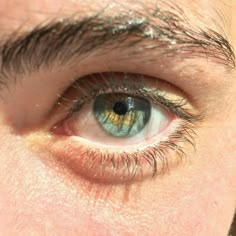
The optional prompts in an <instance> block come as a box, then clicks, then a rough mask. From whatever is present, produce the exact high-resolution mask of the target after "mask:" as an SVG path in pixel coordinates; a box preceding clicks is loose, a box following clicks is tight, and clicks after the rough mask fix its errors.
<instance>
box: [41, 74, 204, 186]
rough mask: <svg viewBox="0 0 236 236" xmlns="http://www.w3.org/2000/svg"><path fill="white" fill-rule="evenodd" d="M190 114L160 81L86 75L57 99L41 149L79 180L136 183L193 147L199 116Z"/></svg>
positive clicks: (184, 102)
mask: <svg viewBox="0 0 236 236" xmlns="http://www.w3.org/2000/svg"><path fill="white" fill-rule="evenodd" d="M192 110H193V109H192ZM190 111H191V105H190V103H189V102H188V101H187V100H186V99H184V96H183V95H182V94H181V93H180V92H176V89H175V88H173V87H172V86H170V85H169V84H166V83H164V82H162V81H160V80H158V82H157V79H154V78H149V77H147V76H141V75H136V74H125V73H101V74H93V75H88V76H85V77H83V78H80V79H78V80H77V81H76V82H75V83H74V84H73V86H71V87H70V88H69V89H68V90H67V91H66V92H65V93H64V94H63V95H62V96H61V97H60V99H59V101H58V103H57V105H56V108H55V109H54V110H53V113H52V115H51V118H50V120H51V123H52V124H53V123H54V124H53V125H52V127H51V128H50V133H51V135H50V136H49V138H48V139H49V140H47V141H46V142H45V143H46V144H45V145H42V146H43V149H44V151H47V152H50V153H51V155H52V156H54V157H55V158H56V159H58V160H60V161H61V162H62V163H64V164H65V165H66V166H67V167H68V168H69V169H70V170H71V171H73V172H74V173H76V174H78V175H80V176H82V177H84V178H87V179H91V180H93V181H98V182H106V183H121V182H127V181H131V180H132V181H134V180H141V179H142V178H146V177H151V176H156V175H158V174H160V173H162V172H163V171H164V170H165V169H166V168H167V167H168V166H170V164H172V165H175V164H176V162H178V158H177V157H179V158H180V159H181V158H183V155H184V145H183V143H186V142H188V143H190V144H192V145H193V144H194V127H195V123H197V122H198V121H199V120H200V116H199V115H198V114H194V112H192V113H191V112H190ZM172 159H173V160H172Z"/></svg>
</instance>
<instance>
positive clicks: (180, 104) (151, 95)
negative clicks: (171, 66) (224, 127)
mask: <svg viewBox="0 0 236 236" xmlns="http://www.w3.org/2000/svg"><path fill="white" fill-rule="evenodd" d="M124 76H127V75H126V74H125V73H124ZM138 76H140V77H139V78H137V79H138V81H135V82H133V81H132V80H128V77H127V81H126V83H119V82H118V83H117V82H115V83H113V82H114V81H115V80H113V79H112V78H110V79H109V80H108V79H107V78H105V81H106V82H105V83H102V85H101V86H100V87H97V88H96V89H93V86H94V85H93V81H92V82H91V81H90V84H89V85H87V86H86V87H83V93H85V94H86V95H84V96H82V97H80V98H79V99H78V100H73V101H70V100H66V98H64V97H61V100H63V101H64V102H69V103H70V104H71V102H72V107H70V109H69V114H68V116H67V117H69V116H71V115H72V114H73V113H74V112H77V111H79V110H80V108H81V107H82V106H83V104H85V103H86V102H89V101H91V100H93V99H94V98H95V97H97V96H98V95H100V94H102V93H106V91H107V90H108V89H110V90H111V92H114V93H115V92H117V91H118V90H121V91H122V92H123V93H127V94H131V95H136V96H142V97H144V98H146V99H149V100H150V99H151V101H152V102H153V103H154V104H157V105H163V106H164V107H165V109H168V110H169V111H170V112H173V113H175V114H176V115H177V116H178V117H179V118H181V119H184V120H186V121H188V122H191V123H194V122H196V121H199V120H202V119H203V114H200V115H199V114H198V115H196V114H192V113H191V112H190V111H188V110H187V109H186V108H184V106H185V105H186V100H185V99H178V100H174V101H173V100H170V99H167V98H166V96H165V94H163V92H162V91H161V90H159V89H155V90H154V89H153V90H147V89H145V88H143V87H144V86H143V85H144V84H145V83H144V82H143V77H142V76H141V75H138ZM94 78H95V77H92V79H94ZM111 81H112V82H111ZM82 82H83V81H82ZM100 83H101V82H100ZM97 84H98V85H99V83H97ZM80 85H81V79H79V80H78V81H77V82H75V83H74V84H73V88H75V89H78V91H80V90H81V87H80Z"/></svg>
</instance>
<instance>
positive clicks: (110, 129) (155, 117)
mask: <svg viewBox="0 0 236 236" xmlns="http://www.w3.org/2000/svg"><path fill="white" fill-rule="evenodd" d="M170 119H171V114H170V112H168V111H167V110H165V109H163V108H162V107H161V106H158V105H155V104H153V103H152V102H150V101H149V100H148V99H146V98H142V97H138V96H133V95H130V94H124V93H108V94H101V95H98V96H97V97H96V98H95V99H94V101H92V102H90V103H88V104H85V105H84V106H82V107H81V108H80V110H79V111H77V112H75V113H73V114H72V115H71V117H69V119H66V120H65V122H64V123H63V124H62V125H63V129H64V132H65V134H67V135H72V136H79V137H81V138H84V139H87V140H89V141H92V142H95V143H99V144H101V145H110V146H119V145H132V144H138V143H143V142H147V141H148V140H150V139H151V138H152V137H154V136H155V135H157V134H158V133H160V132H161V131H162V130H163V129H164V128H165V127H166V126H167V125H168V123H169V122H170ZM88 127H89V129H88ZM144 144H145V143H144Z"/></svg>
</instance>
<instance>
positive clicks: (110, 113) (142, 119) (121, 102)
mask: <svg viewBox="0 0 236 236" xmlns="http://www.w3.org/2000/svg"><path fill="white" fill-rule="evenodd" d="M93 110H94V113H95V116H96V118H97V120H98V122H99V124H100V125H101V127H102V128H103V129H104V130H105V131H106V132H107V133H109V134H111V135H112V136H115V137H132V136H134V135H136V134H138V133H139V132H140V131H141V130H142V129H143V128H144V127H145V126H146V124H147V123H148V121H149V118H150V113H151V106H150V103H149V102H148V100H146V99H144V98H140V97H133V96H130V95H126V94H112V93H111V94H103V95H100V96H98V97H97V98H96V100H95V103H94V109H93Z"/></svg>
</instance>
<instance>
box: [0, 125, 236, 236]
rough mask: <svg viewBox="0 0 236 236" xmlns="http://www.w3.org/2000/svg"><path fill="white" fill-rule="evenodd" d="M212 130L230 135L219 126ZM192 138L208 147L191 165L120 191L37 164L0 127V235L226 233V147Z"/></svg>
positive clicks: (231, 198) (229, 198) (229, 199)
mask: <svg viewBox="0 0 236 236" xmlns="http://www.w3.org/2000/svg"><path fill="white" fill-rule="evenodd" d="M228 125H231V127H232V124H228ZM212 126H216V127H219V126H220V127H221V128H222V129H224V130H229V127H222V123H217V122H215V124H212ZM220 130H221V129H220ZM199 132H200V136H201V137H202V138H201V140H214V142H211V143H210V142H208V143H206V142H204V141H201V140H200V141H201V142H200V141H199V142H198V151H197V153H196V155H195V156H194V155H189V156H188V160H191V161H187V162H186V163H183V166H180V167H179V168H177V169H174V170H171V172H170V173H167V174H166V175H165V176H159V177H158V178H157V179H156V180H155V181H153V180H148V181H145V182H144V183H142V184H133V185H132V186H125V187H124V186H106V185H98V184H95V183H89V182H88V181H86V180H83V179H81V178H80V177H78V176H77V177H75V176H72V175H71V174H70V173H66V170H65V169H63V167H61V166H60V165H58V166H57V163H54V166H52V165H51V166H50V165H47V163H46V164H45V163H44V164H43V163H42V162H41V161H40V158H39V156H38V155H36V154H34V155H33V154H32V153H29V152H28V151H27V150H26V148H25V147H24V144H23V143H22V141H21V139H17V138H16V137H13V136H10V135H9V134H8V131H7V130H6V133H4V129H1V140H0V142H1V152H0V155H1V156H0V173H1V174H0V186H1V188H0V203H1V204H0V208H1V210H0V222H1V224H0V232H4V234H5V235H15V234H16V233H21V234H23V235H27V234H29V233H32V232H35V233H36V234H37V235H44V234H48V235H50V234H70V235H82V236H83V235H103V234H105V233H106V235H140V234H142V235H153V232H158V235H160V236H162V235H163V236H164V235H181V236H182V235H186V236H187V235H188V236H189V235H203V236H205V235H206V236H207V235H216V236H222V235H226V234H227V231H228V229H229V226H230V221H231V220H232V217H233V213H234V209H235V195H236V194H235V186H233V183H234V182H235V181H234V180H235V179H236V176H235V169H234V168H233V166H235V164H236V163H235V161H234V160H232V151H233V148H232V147H233V144H232V143H230V142H229V139H231V137H230V136H229V135H228V134H226V133H224V134H221V133H220V131H219V132H218V133H217V130H214V132H213V131H210V130H205V129H202V130H201V131H199ZM227 136H228V139H226V138H227ZM215 137H221V139H222V140H225V142H224V143H223V142H220V141H219V140H216V138H215ZM231 140H232V139H231ZM216 144H217V147H218V148H217V150H216V148H215V145H216ZM9 150H10V151H9ZM189 153H192V151H191V150H189ZM209 157H212V158H209ZM213 157H214V158H213ZM222 157H224V158H222ZM45 158H49V157H45ZM51 164H52V163H51ZM56 168H58V169H59V170H60V171H55V169H56ZM62 171H64V172H65V173H64V174H63V175H61V174H58V173H61V172H62ZM29 220H30V222H31V224H30V226H29V223H28V222H29ZM219 222H220V224H219ZM95 232H96V233H98V234H95ZM99 233H100V234H99Z"/></svg>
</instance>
